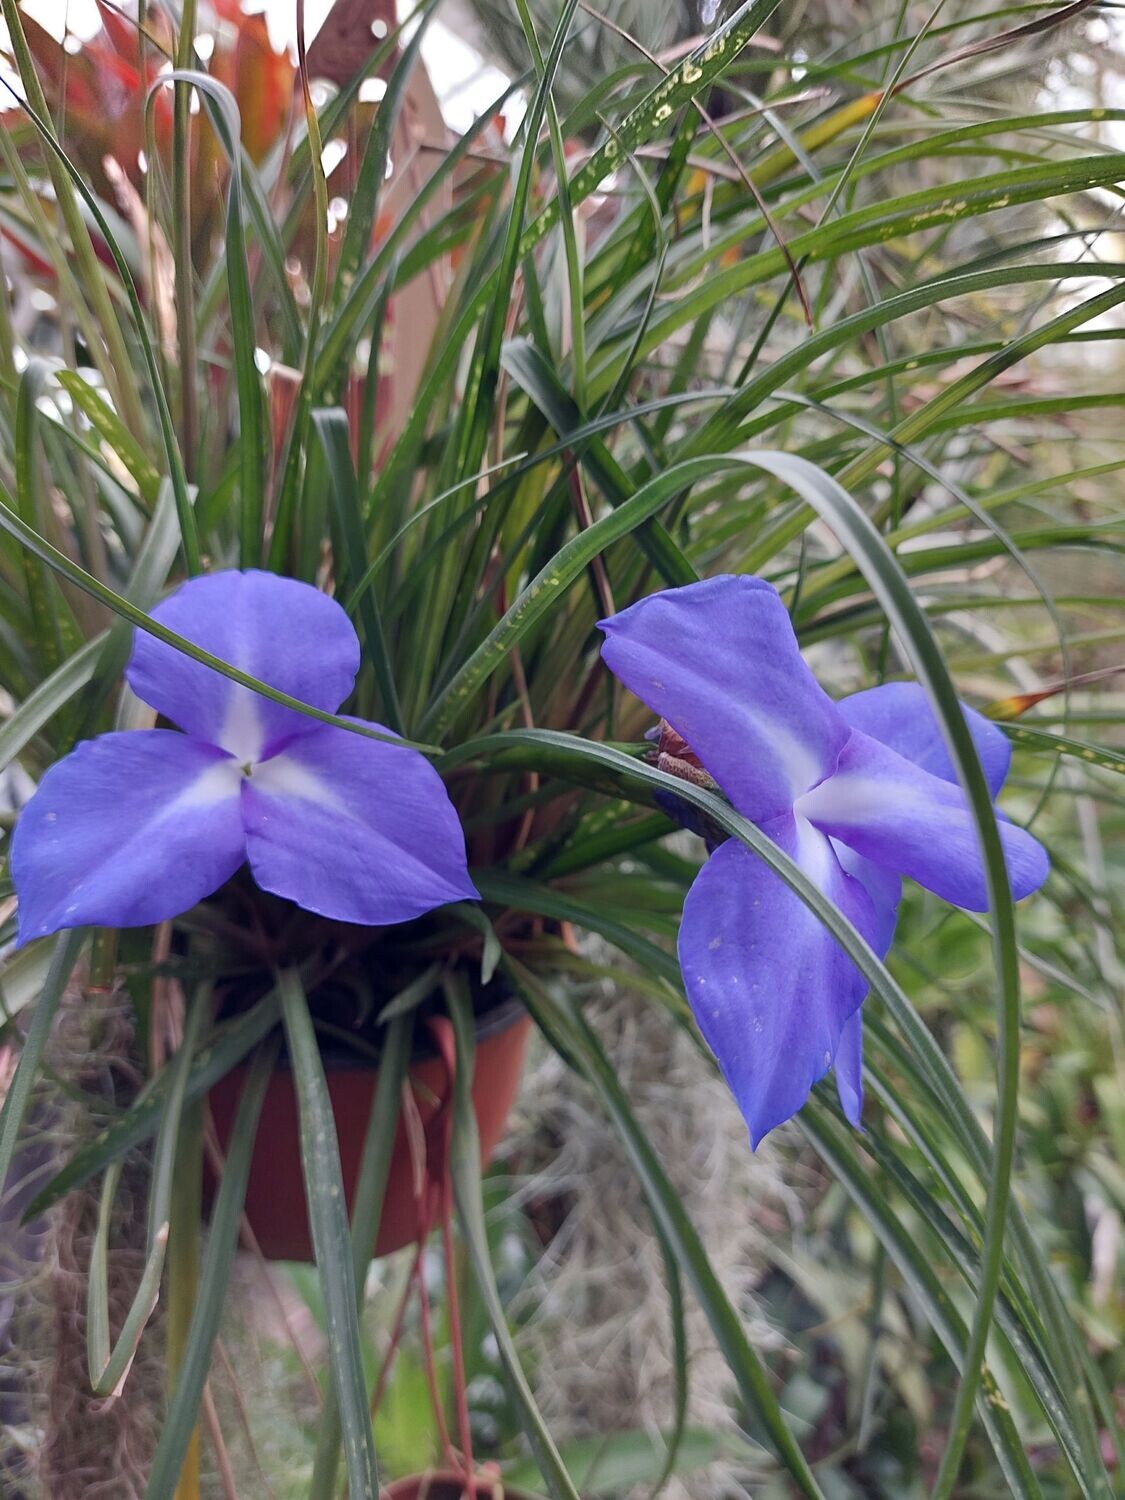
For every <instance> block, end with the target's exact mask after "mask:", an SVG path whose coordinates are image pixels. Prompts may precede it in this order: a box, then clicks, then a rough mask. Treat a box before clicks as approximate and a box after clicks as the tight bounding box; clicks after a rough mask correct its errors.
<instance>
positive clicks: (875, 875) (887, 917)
mask: <svg viewBox="0 0 1125 1500" xmlns="http://www.w3.org/2000/svg"><path fill="white" fill-rule="evenodd" d="M832 848H833V850H834V851H835V854H836V858H837V859H838V860H839V861H840V864H841V866H842V867H843V870H844V873H845V874H847V875H851V876H852V878H853V879H855V880H858V881H859V883H860V885H862V886H863V888H864V890H865V891H866V892H867V894H868V895H869V896H870V897H871V905H872V907H873V908H874V910H875V927H874V931H873V934H872V936H871V937H870V938H869V939H868V941H869V942H870V944H871V946H872V948H873V949H874V950H875V952H876V953H877V954H878V955H879V957H880V958H886V956H887V954H888V953H889V952H890V948H891V944H892V943H893V942H894V936H895V926H896V924H897V922H898V904H899V902H900V901H901V900H902V881H901V880H900V879H899V877H898V876H897V875H896V874H895V872H894V871H893V870H887V869H885V868H884V867H883V866H882V865H877V864H875V863H874V862H873V861H872V860H870V859H864V857H863V855H862V854H857V853H856V852H855V850H854V849H849V848H848V846H847V844H841V843H840V842H839V840H838V839H833V840H832Z"/></svg>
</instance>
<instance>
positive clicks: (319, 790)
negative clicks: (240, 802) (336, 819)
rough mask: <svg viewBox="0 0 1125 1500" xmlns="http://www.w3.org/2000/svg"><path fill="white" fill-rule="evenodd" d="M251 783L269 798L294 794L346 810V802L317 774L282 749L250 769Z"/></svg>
mask: <svg viewBox="0 0 1125 1500" xmlns="http://www.w3.org/2000/svg"><path fill="white" fill-rule="evenodd" d="M252 774H253V777H254V784H255V786H256V787H257V788H258V789H259V790H260V791H262V792H265V793H267V794H268V795H269V796H271V797H297V798H299V799H300V800H301V801H302V802H316V803H319V805H320V806H321V807H328V808H331V809H332V811H333V812H338V813H345V814H346V813H347V811H348V809H347V805H346V804H345V803H344V801H343V800H342V799H341V798H340V797H338V796H337V795H336V792H335V790H334V789H333V788H332V787H330V786H329V785H328V783H327V782H326V781H322V780H321V779H320V777H319V776H317V775H316V774H315V773H314V772H312V771H310V770H309V769H308V767H307V766H303V765H301V764H300V762H299V761H296V760H294V759H293V758H292V757H291V756H288V755H286V754H285V753H284V752H282V754H280V755H274V756H271V758H270V759H269V760H264V761H262V762H261V764H260V765H257V766H255V767H254V770H253V773H252Z"/></svg>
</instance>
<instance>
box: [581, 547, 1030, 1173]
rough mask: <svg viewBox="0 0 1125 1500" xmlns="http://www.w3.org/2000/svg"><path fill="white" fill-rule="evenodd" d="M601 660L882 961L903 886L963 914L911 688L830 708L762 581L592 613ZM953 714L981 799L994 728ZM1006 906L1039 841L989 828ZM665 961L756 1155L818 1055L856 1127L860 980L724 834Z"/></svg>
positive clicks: (952, 797)
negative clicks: (674, 967) (979, 776)
mask: <svg viewBox="0 0 1125 1500" xmlns="http://www.w3.org/2000/svg"><path fill="white" fill-rule="evenodd" d="M600 628H601V629H602V630H603V631H604V632H605V635H606V639H605V641H604V643H603V645H602V655H603V657H604V658H605V661H606V663H607V664H608V666H609V667H610V669H611V670H612V671H613V672H614V673H615V674H616V675H617V676H618V677H619V678H620V679H621V681H622V682H623V683H625V685H626V686H627V687H628V688H629V689H630V690H631V691H632V692H634V693H635V694H636V695H637V697H638V698H640V699H642V700H643V701H644V702H645V703H647V704H648V706H649V708H651V709H652V710H653V712H654V713H656V714H659V715H660V717H661V718H662V719H664V720H666V721H667V723H668V724H670V725H671V726H672V728H673V729H674V730H675V731H676V733H677V734H678V735H680V736H682V738H683V740H684V741H686V743H687V745H688V746H689V747H690V749H691V751H692V752H693V753H694V755H695V756H696V757H697V758H698V761H699V763H700V764H701V765H702V766H703V768H704V769H705V770H706V771H707V772H708V773H709V774H710V775H711V776H712V777H713V778H714V780H715V781H716V782H717V783H718V785H719V786H720V787H721V789H722V790H723V792H725V793H726V795H727V797H728V798H729V799H730V801H731V802H732V803H733V805H734V806H735V808H736V809H737V810H738V811H739V812H740V813H742V815H743V816H744V817H746V818H748V819H750V821H751V822H753V823H755V824H757V826H758V827H759V828H760V829H761V830H762V832H763V833H765V834H767V835H768V836H769V837H770V838H771V839H772V840H773V841H774V843H776V844H777V845H778V846H779V847H780V848H782V849H784V851H785V852H786V854H788V855H789V856H790V857H791V858H792V859H794V860H795V861H796V862H797V864H799V865H800V867H801V869H802V870H803V871H804V872H805V874H806V875H808V876H809V878H810V879H811V880H812V881H814V882H815V884H816V885H817V886H818V888H819V889H820V890H821V891H822V892H823V893H824V895H826V896H827V897H828V898H829V900H830V901H832V902H833V903H834V905H835V906H837V907H838V908H839V910H840V911H841V912H842V913H843V914H844V915H845V916H846V917H847V918H848V919H849V920H850V921H851V923H852V925H853V926H854V927H856V928H857V929H858V931H859V932H860V933H861V934H862V935H863V936H864V938H866V940H867V942H868V943H869V944H870V945H871V947H872V948H873V949H874V950H875V952H876V953H878V954H879V956H880V957H882V956H883V955H884V954H885V953H886V952H887V949H888V948H889V947H890V944H891V939H892V937H893V936H894V928H895V918H896V914H897V908H898V902H899V897H900V895H901V881H900V878H899V877H900V876H902V875H908V876H910V878H911V879H912V880H916V881H917V882H918V883H919V884H920V885H923V886H925V887H926V888H927V889H928V890H931V891H935V892H936V893H937V894H938V895H939V896H941V897H943V898H944V899H945V900H946V901H950V902H952V903H953V904H954V905H956V906H964V907H968V908H969V909H970V910H972V911H984V910H985V909H986V908H987V905H988V896H987V890H986V885H985V873H984V865H983V860H982V857H981V854H980V850H979V847H978V841H977V834H976V828H975V824H974V822H973V818H972V814H971V813H970V811H969V808H968V805H967V803H966V801H965V798H964V796H963V794H962V792H961V789H960V787H959V786H958V785H957V783H956V775H955V772H954V770H953V767H952V764H951V762H950V760H949V757H948V755H947V753H946V750H945V745H944V742H943V740H942V736H941V732H940V730H939V728H938V725H937V722H936V720H935V718H934V715H933V711H932V709H931V708H930V705H929V700H928V699H927V697H926V694H925V692H924V691H923V689H922V688H921V687H920V686H919V685H918V684H916V683H889V684H887V685H886V686H884V687H877V688H871V689H869V690H868V691H866V692H862V693H856V694H855V695H854V696H852V697H851V698H845V699H844V700H843V701H842V702H840V703H833V701H832V700H831V699H830V698H829V697H828V695H827V694H826V693H825V692H824V691H823V689H822V688H821V687H820V686H819V684H818V683H817V681H816V679H815V678H814V677H813V675H812V673H811V672H810V671H809V669H808V667H807V666H806V665H805V663H804V661H802V659H801V655H800V652H799V651H798V648H797V640H796V637H795V636H794V634H793V627H792V625H791V624H790V621H789V615H788V613H787V612H786V610H785V607H784V605H783V604H782V602H781V600H780V598H779V597H778V595H777V592H776V590H775V589H773V588H772V587H771V586H770V585H769V584H768V583H765V582H763V580H761V579H759V578H748V577H720V578H712V579H710V580H709V581H707V582H705V583H698V584H691V585H689V586H688V587H686V588H680V589H670V590H668V591H667V592H665V593H660V594H653V595H651V596H650V597H649V598H647V599H642V600H641V601H640V603H639V604H634V605H633V606H632V607H631V608H629V609H627V610H625V611H623V613H621V614H619V615H618V616H617V617H616V618H615V619H612V620H603V621H602V623H601V627H600ZM964 712H965V718H966V721H967V723H968V725H969V729H970V731H971V733H972V736H973V740H974V742H975V744H976V748H977V752H978V754H979V756H980V760H981V764H982V766H983V768H984V772H985V776H986V778H987V780H988V784H989V787H990V788H991V791H992V795H993V796H994V797H995V796H996V794H997V793H998V792H999V790H1000V788H1001V786H1002V785H1003V782H1004V778H1005V776H1006V775H1007V772H1008V763H1009V760H1010V758H1011V748H1010V745H1009V743H1008V739H1007V737H1006V735H1004V733H1003V732H1002V731H1001V730H1000V729H998V728H997V727H996V726H995V725H994V724H991V723H990V722H989V721H988V720H987V719H984V718H982V717H981V715H980V714H978V713H975V712H974V711H973V710H972V709H970V708H965V710H964ZM1000 834H1001V838H1002V840H1003V844H1004V850H1005V856H1006V859H1007V863H1008V873H1009V876H1010V879H1011V883H1012V892H1013V895H1014V896H1015V898H1016V899H1017V900H1019V899H1020V898H1022V897H1024V896H1027V895H1029V894H1030V893H1031V892H1032V891H1034V890H1037V889H1038V887H1039V886H1040V885H1042V883H1043V881H1044V880H1045V879H1046V878H1047V868H1048V861H1047V855H1046V852H1045V851H1044V849H1043V848H1042V846H1041V845H1040V844H1039V843H1037V842H1036V840H1035V839H1033V838H1032V837H1031V835H1030V834H1028V833H1026V832H1024V830H1023V829H1021V828H1017V827H1015V826H1014V825H1013V824H1011V823H1008V822H1006V821H1003V822H1001V825H1000ZM679 958H680V967H681V969H682V970H683V975H684V984H685V987H686V989H687V994H688V998H689V1000H690V1001H691V1005H692V1009H693V1011H694V1013H695V1017H696V1020H697V1021H698V1022H699V1026H700V1029H701V1031H702V1032H703V1035H704V1036H705V1038H706V1039H707V1042H708V1044H709V1045H710V1047H711V1050H712V1051H713V1052H714V1053H715V1056H716V1057H717V1058H718V1061H719V1065H720V1066H721V1068H722V1070H723V1073H724V1075H725V1077H726V1079H727V1082H728V1084H729V1085H730V1087H731V1089H732V1091H733V1093H734V1095H735V1097H736V1098H737V1100H738V1103H739V1107H740V1108H741V1110H742V1113H743V1115H744V1116H745V1118H746V1122H747V1124H748V1125H749V1127H750V1138H751V1142H752V1144H753V1145H755V1146H757V1144H758V1142H759V1141H760V1140H761V1139H762V1137H763V1136H764V1135H765V1134H766V1133H767V1132H768V1131H770V1130H772V1129H773V1127H774V1126H775V1125H779V1124H781V1122H782V1121H783V1120H787V1119H788V1118H789V1117H790V1116H791V1115H792V1114H794V1113H796V1111H797V1110H798V1109H800V1107H801V1105H802V1104H803V1103H804V1102H805V1100H806V1098H807V1097H808V1094H809V1090H810V1089H811V1088H812V1086H813V1084H814V1083H815V1082H816V1081H817V1079H819V1078H822V1077H823V1076H824V1074H825V1073H826V1072H827V1071H828V1069H829V1068H830V1067H831V1066H832V1064H833V1062H834V1063H835V1065H836V1085H837V1089H838V1091H839V1095H840V1102H841V1105H842V1106H843V1109H844V1112H845V1114H846V1115H847V1117H848V1119H849V1120H851V1121H852V1123H853V1124H855V1123H858V1120H859V1116H860V1111H861V1109H862V1104H863V1092H862V1077H861V1075H862V1047H863V1034H862V1020H861V1017H860V1006H861V1004H862V1003H863V998H864V994H865V992H866V989H867V982H866V980H865V979H864V978H863V976H862V974H861V973H860V971H859V970H858V969H857V968H856V966H855V965H854V964H853V963H852V961H851V959H849V958H848V957H847V955H846V954H845V953H844V951H843V949H842V948H841V947H840V945H839V944H838V943H837V942H836V940H835V938H833V937H832V936H831V934H830V933H829V932H828V930H827V928H825V927H824V926H823V924H822V923H821V922H820V921H819V920H818V919H817V917H816V916H815V915H814V914H813V913H812V912H811V911H810V910H809V909H808V907H807V906H805V904H804V903H803V902H802V901H801V899H800V898H799V897H798V896H797V895H796V894H794V892H793V891H792V890H791V889H790V888H789V886H787V885H786V884H785V882H784V881H783V880H782V879H781V877H780V876H779V875H778V874H776V873H775V872H774V871H773V870H771V869H770V868H769V866H768V865H766V864H765V863H763V861H761V860H760V859H757V858H755V856H754V855H753V854H752V853H751V852H750V850H749V849H747V848H746V847H745V845H743V844H741V843H739V842H738V840H737V839H729V840H727V842H725V843H723V844H722V845H720V847H719V848H718V849H716V850H715V852H714V854H712V856H711V858H710V859H709V860H708V862H707V864H706V865H705V866H704V867H703V869H702V870H701V872H700V874H699V876H698V877H697V879H696V881H695V883H694V885H693V886H692V888H691V890H690V891H689V893H688V896H687V900H686V902H685V903H684V914H683V921H682V924H681V926H680V938H679Z"/></svg>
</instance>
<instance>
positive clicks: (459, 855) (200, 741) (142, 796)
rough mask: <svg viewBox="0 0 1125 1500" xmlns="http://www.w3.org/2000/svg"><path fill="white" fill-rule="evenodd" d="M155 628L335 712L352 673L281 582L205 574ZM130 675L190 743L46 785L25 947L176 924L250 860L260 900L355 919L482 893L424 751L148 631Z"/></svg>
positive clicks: (39, 802) (34, 844)
mask: <svg viewBox="0 0 1125 1500" xmlns="http://www.w3.org/2000/svg"><path fill="white" fill-rule="evenodd" d="M152 617H153V619H154V620H157V621H159V622H160V624H162V625H165V626H167V627H168V628H169V629H170V630H173V631H175V632H176V633H177V634H179V635H182V636H184V637H186V638H187V639H188V640H190V641H192V642H194V643H195V644H196V645H198V646H201V647H202V648H203V649H204V650H206V651H208V652H210V653H211V655H213V656H216V657H219V658H220V659H221V660H223V661H226V662H230V663H231V664H232V665H233V666H236V667H238V668H239V669H240V670H241V671H243V672H246V673H248V674H249V675H250V676H253V677H256V678H258V680H259V681H261V682H264V683H266V684H267V685H268V686H269V687H272V688H275V689H276V690H277V691H279V692H283V693H287V694H288V695H289V696H290V697H294V698H299V699H300V700H301V701H302V702H304V703H308V704H310V705H311V706H312V707H314V708H320V709H324V710H326V711H328V712H332V711H334V710H335V709H336V708H337V707H338V706H339V704H340V703H342V702H343V700H344V699H345V698H346V697H347V696H348V694H349V693H350V692H351V690H352V686H353V684H354V682H355V676H356V672H357V671H358V670H359V641H358V639H357V637H356V633H355V631H354V629H353V628H352V625H351V621H350V620H349V619H348V617H347V615H346V614H345V613H344V611H343V610H342V609H341V607H340V606H339V605H338V604H337V603H336V602H335V601H334V600H332V599H329V598H328V596H327V595H325V594H322V593H320V592H319V591H318V590H317V589H315V588H312V587H310V586H309V585H308V584H304V583H298V582H296V581H295V580H293V579H289V578H279V577H277V576H276V575H275V574H272V573H260V572H249V573H235V572H228V573H212V574H210V575H207V576H205V577H201V578H194V579H192V580H191V581H190V582H189V583H185V584H184V585H183V587H182V588H180V589H179V590H177V592H176V593H174V594H172V595H171V596H170V597H169V598H168V599H166V600H165V601H164V602H163V603H162V604H161V605H160V606H159V607H158V608H157V609H155V610H153V612H152ZM125 676H126V678H127V680H128V682H129V685H130V687H131V688H132V689H133V691H134V692H135V693H136V694H137V696H138V697H139V698H141V699H143V701H144V702H145V703H147V704H149V706H150V707H152V708H154V709H156V710H157V711H158V712H159V713H161V714H163V715H164V716H165V717H166V718H168V719H170V720H171V721H172V722H173V723H174V724H178V725H179V727H180V729H182V730H183V731H184V732H183V733H182V734H177V733H176V732H175V731H174V730H170V729H147V730H134V731H132V732H127V733H118V734H104V735H101V736H100V737H99V738H97V739H94V740H87V741H85V742H84V743H83V744H80V745H78V746H77V748H76V749H75V750H74V751H73V752H72V753H71V754H70V755H68V756H66V757H65V759H63V760H61V761H59V762H58V763H57V764H56V765H54V766H52V767H51V769H50V770H49V771H48V772H47V773H46V774H45V775H44V777H43V779H42V781H41V782H40V783H39V787H38V790H37V791H36V793H35V795H34V796H33V797H32V798H31V800H30V802H28V804H27V806H26V807H25V808H24V809H23V812H22V813H21V815H20V819H19V822H18V824H17V826H16V831H15V833H14V835H13V838H12V853H11V872H12V878H13V881H14V882H15V887H16V892H17V894H18V896H19V937H20V942H27V941H29V940H30V939H31V938H36V937H42V936H44V935H45V934H47V933H50V932H57V931H58V930H59V929H60V928H62V927H82V926H87V925H90V926H95V925H96V926H106V927H137V926H143V925H146V924H148V923H150V922H160V921H163V920H164V919H165V918H167V917H174V916H176V915H178V914H179V913H180V912H183V911H186V910H188V908H189V907H192V906H194V905H195V903H196V902H197V901H200V900H202V898H203V897H204V896H208V895H210V894H211V892H212V891H214V890H216V889H217V888H218V887H219V886H221V885H222V884H223V882H224V881H226V880H228V879H229V878H230V877H231V876H232V875H233V874H234V873H235V871H236V870H237V869H239V867H240V866H241V865H242V863H243V861H244V860H249V862H250V869H251V871H252V872H253V875H254V879H255V880H256V881H257V882H258V884H259V885H260V886H261V887H262V888H263V889H264V890H267V891H273V892H274V893H275V894H276V895H278V896H285V897H287V898H288V899H289V900H290V901H295V902H296V903H297V905H298V906H303V907H305V908H306V909H307V910H308V911H314V912H319V913H321V914H322V915H324V916H326V917H333V918H336V919H338V920H339V921H343V922H360V923H365V924H370V925H382V924H384V923H391V922H405V921H407V920H408V919H409V918H411V917H416V916H418V915H419V914H420V913H422V912H425V911H429V910H430V909H431V908H432V907H435V906H441V905H443V904H444V903H445V902H447V901H459V900H462V899H464V898H475V897H476V896H477V892H476V890H475V889H474V887H473V884H472V881H471V880H470V879H469V875H468V870H467V868H466V865H465V841H464V837H463V835H462V832H461V826H460V824H459V822H458V820H457V815H456V813H455V812H454V810H453V806H452V804H451V803H450V801H449V798H448V796H447V795H446V792H445V787H444V786H443V784H442V782H441V779H440V777H439V776H438V774H437V772H436V771H435V770H434V769H433V767H432V766H431V765H430V764H429V763H428V762H427V761H426V760H425V758H424V757H423V756H422V755H420V754H419V753H418V752H417V751H415V750H410V749H407V748H406V747H405V746H400V745H393V744H387V743H384V742H381V741H378V740H372V739H368V738H366V737H364V736H361V735H357V734H352V733H351V732H350V731H349V730H346V729H339V728H335V727H333V726H331V725H327V724H320V723H317V721H316V720H314V719H310V718H309V717H308V716H307V715H305V714H300V713H298V712H297V711H296V710H295V709H290V708H284V707H282V706H281V705H280V704H277V703H274V702H273V701H272V700H270V699H268V698H263V697H262V696H261V694H259V693H254V692H252V691H251V690H250V689H249V688H244V687H240V686H239V685H238V684H237V683H235V682H232V681H231V680H230V679H229V678H228V677H224V676H222V674H221V673H219V672H216V671H214V670H213V669H212V668H210V667H206V666H204V665H202V663H200V662H197V661H193V660H192V659H191V658H190V657H187V656H184V655H183V654H182V653H181V652H179V651H176V650H175V649H174V648H173V647H171V646H167V645H164V644H163V643H162V642H160V641H158V640H156V639H155V638H154V637H153V636H150V635H148V634H146V633H144V632H143V631H138V632H137V637H136V642H135V644H134V646H133V654H132V658H131V659H130V662H129V665H128V667H127V668H126V672H125ZM354 722H356V723H359V722H361V721H360V720H355V721H354ZM369 727H371V728H374V729H380V730H381V731H382V732H383V733H388V732H389V731H386V730H382V726H381V725H378V724H375V725H371V726H369Z"/></svg>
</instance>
